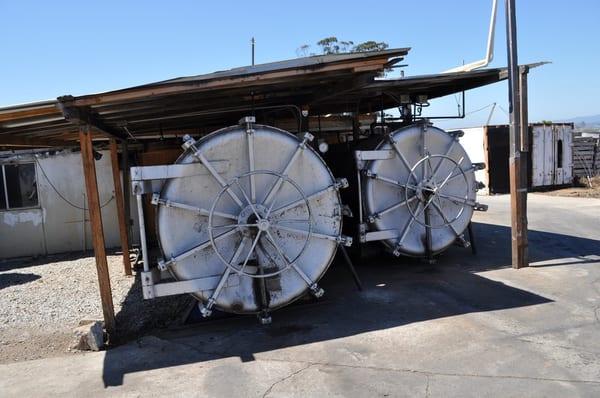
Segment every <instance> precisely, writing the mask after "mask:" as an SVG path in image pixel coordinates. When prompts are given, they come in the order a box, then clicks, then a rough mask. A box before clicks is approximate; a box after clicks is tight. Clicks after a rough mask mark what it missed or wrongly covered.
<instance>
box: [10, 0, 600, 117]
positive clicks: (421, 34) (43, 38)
mask: <svg viewBox="0 0 600 398" xmlns="http://www.w3.org/2000/svg"><path fill="white" fill-rule="evenodd" d="M370 7H373V8H370ZM490 7H491V0H489V1H488V0H453V1H447V0H446V1H442V0H435V1H434V0H430V1H427V0H422V1H385V0H380V1H377V2H364V1H361V2H352V1H348V0H346V1H323V0H321V1H311V0H305V1H302V2H288V1H284V0H280V1H258V0H256V1H243V2H242V1H239V2H238V1H218V2H214V1H211V2H202V1H177V0H171V1H122V0H121V1H96V2H92V1H72V2H69V1H26V0H19V1H14V0H13V1H7V0H0V38H1V39H0V43H1V51H0V54H1V62H0V106H5V105H10V104H15V103H23V102H29V101H35V100H42V99H49V98H56V97H57V96H59V95H64V94H73V95H80V94H86V93H91V92H99V91H107V90H112V89H117V88H123V87H127V86H132V85H138V84H143V83H148V82H152V81H158V80H164V79H168V78H172V77H178V76H186V75H195V74H201V73H207V72H211V71H215V70H222V69H228V68H232V67H236V66H241V65H247V64H249V63H250V47H249V46H250V44H249V41H250V38H251V37H252V36H255V37H256V41H257V56H256V58H257V63H262V62H269V61H276V60H281V59H288V58H294V57H296V49H297V48H298V47H299V46H301V45H302V44H305V43H307V44H312V43H315V42H316V41H318V40H319V39H321V38H323V37H327V36H337V37H338V38H340V39H343V40H353V41H355V42H360V41H366V40H377V41H386V42H388V43H389V44H390V46H391V47H412V50H411V52H410V53H409V55H408V57H407V58H406V60H405V61H406V63H408V64H409V66H408V67H407V68H406V71H405V72H406V74H407V75H417V74H424V73H436V72H440V71H443V70H445V69H448V68H451V67H453V66H456V65H459V64H461V63H462V62H463V61H464V62H467V63H468V62H471V61H475V60H478V59H480V58H482V57H483V55H484V52H485V44H486V43H485V40H486V34H487V29H488V20H489V13H490ZM498 16H499V19H498V25H497V32H496V46H495V59H494V61H493V63H492V66H504V65H506V48H505V22H504V1H503V0H500V4H499V10H498ZM517 16H518V29H519V31H518V33H519V38H518V40H519V61H520V63H529V62H536V61H542V60H545V61H552V62H553V63H552V64H551V65H546V66H544V67H541V68H538V69H536V70H533V71H532V72H531V75H530V81H529V101H530V120H531V121H537V120H542V119H549V120H562V119H566V118H570V117H574V116H582V115H592V114H598V113H600V106H598V103H599V102H600V100H599V98H600V78H599V76H598V74H599V71H600V44H599V43H600V2H599V1H597V0H571V1H568V2H564V1H543V0H517ZM506 93H507V88H506V84H496V85H494V86H490V87H485V88H480V89H476V90H472V91H470V92H468V93H467V107H466V110H467V112H472V111H473V110H477V109H479V108H482V107H484V106H486V105H489V104H491V103H492V102H497V103H498V104H499V105H501V106H502V107H503V108H504V109H507V104H506V103H507V94H506ZM431 112H435V113H436V114H453V113H455V112H456V99H455V98H453V97H450V98H446V99H442V100H439V101H437V103H434V105H433V106H432V108H431ZM488 114H489V108H487V109H486V110H483V111H480V112H475V113H471V114H469V115H468V117H467V118H466V120H461V121H455V122H452V124H453V125H454V127H460V126H467V125H477V124H481V123H483V122H484V121H485V120H486V119H487V116H488ZM492 121H493V122H495V123H505V122H506V121H507V116H506V114H505V113H504V112H503V111H502V110H501V109H500V108H497V110H496V112H495V114H494V118H493V119H492Z"/></svg>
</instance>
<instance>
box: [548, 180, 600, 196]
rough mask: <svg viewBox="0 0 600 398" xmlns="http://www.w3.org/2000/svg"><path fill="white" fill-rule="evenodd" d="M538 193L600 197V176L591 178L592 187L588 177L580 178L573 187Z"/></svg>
mask: <svg viewBox="0 0 600 398" xmlns="http://www.w3.org/2000/svg"><path fill="white" fill-rule="evenodd" d="M538 193H541V194H544V195H551V196H570V197H575V198H600V176H596V177H592V178H591V187H590V184H589V182H588V181H587V179H586V178H580V179H579V181H578V182H576V184H575V186H573V187H568V188H562V189H557V190H554V191H546V192H538Z"/></svg>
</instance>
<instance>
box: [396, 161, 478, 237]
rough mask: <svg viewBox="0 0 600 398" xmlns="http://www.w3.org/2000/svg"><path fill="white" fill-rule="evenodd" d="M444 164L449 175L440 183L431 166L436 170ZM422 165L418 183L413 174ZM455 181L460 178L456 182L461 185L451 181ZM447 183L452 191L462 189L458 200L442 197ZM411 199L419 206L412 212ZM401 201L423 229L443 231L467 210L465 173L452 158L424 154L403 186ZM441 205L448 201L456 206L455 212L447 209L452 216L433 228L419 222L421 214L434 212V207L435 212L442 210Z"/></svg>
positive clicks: (446, 196) (430, 223)
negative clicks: (423, 167) (451, 186)
mask: <svg viewBox="0 0 600 398" xmlns="http://www.w3.org/2000/svg"><path fill="white" fill-rule="evenodd" d="M436 160H437V161H436ZM443 162H448V163H449V164H450V168H451V171H450V173H449V174H448V175H447V176H445V178H444V177H442V178H441V179H440V178H439V177H438V176H437V175H436V173H435V171H436V169H434V168H433V167H432V164H437V165H438V168H439V166H442V163H443ZM423 165H425V171H424V172H423V175H422V177H421V179H419V177H418V176H417V173H416V172H415V170H417V169H419V168H421V167H422V166H423ZM457 177H459V178H458V179H459V180H460V181H454V180H456V179H457ZM448 183H451V184H452V185H453V186H454V188H457V187H460V188H462V192H461V195H460V196H457V195H449V194H446V193H444V190H445V188H446V187H447V185H448ZM413 197H416V198H417V199H418V203H419V204H417V205H416V207H415V209H413V205H412V204H411V203H408V201H409V199H411V198H413ZM404 198H405V200H406V202H407V209H408V211H409V212H410V214H411V216H412V218H413V219H414V221H416V222H417V223H419V224H421V225H422V226H424V227H425V228H444V227H447V226H449V225H451V224H452V223H453V222H455V221H456V220H458V219H459V218H460V216H461V215H462V214H463V212H464V211H465V209H466V208H467V207H468V203H469V202H468V201H469V180H468V178H467V175H466V174H465V172H464V171H463V170H462V169H461V168H460V164H459V163H458V162H457V161H455V160H454V159H452V158H451V157H448V156H445V155H430V154H427V155H426V156H425V157H424V158H422V159H421V160H419V161H418V162H417V163H416V164H415V165H414V166H413V167H412V168H411V170H410V173H409V176H408V178H407V180H406V183H405V184H404ZM441 201H451V202H452V203H454V204H457V205H458V206H457V207H456V208H450V209H448V210H449V211H451V212H452V214H450V216H448V215H447V214H445V215H444V216H443V217H441V219H440V220H439V221H440V222H439V223H435V224H434V223H433V222H432V221H430V220H429V222H424V221H421V219H420V216H421V215H422V214H423V213H424V212H426V211H429V209H430V208H436V206H437V208H444V206H443V204H442V203H441ZM413 202H416V201H413ZM417 207H419V208H420V211H417ZM427 218H430V217H427Z"/></svg>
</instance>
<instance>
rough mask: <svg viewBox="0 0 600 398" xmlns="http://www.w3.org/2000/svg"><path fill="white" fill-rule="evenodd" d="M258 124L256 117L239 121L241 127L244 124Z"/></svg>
mask: <svg viewBox="0 0 600 398" xmlns="http://www.w3.org/2000/svg"><path fill="white" fill-rule="evenodd" d="M254 123H256V118H255V117H254V116H244V117H243V118H241V119H240V120H239V121H238V124H239V125H240V126H243V125H244V124H246V125H248V124H254Z"/></svg>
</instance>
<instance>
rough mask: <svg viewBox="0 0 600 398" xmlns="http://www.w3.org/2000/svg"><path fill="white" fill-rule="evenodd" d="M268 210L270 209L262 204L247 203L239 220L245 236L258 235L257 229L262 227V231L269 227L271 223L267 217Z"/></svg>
mask: <svg viewBox="0 0 600 398" xmlns="http://www.w3.org/2000/svg"><path fill="white" fill-rule="evenodd" d="M253 207H254V209H253ZM254 210H256V214H255V213H254ZM267 212H268V209H267V208H266V207H265V206H263V205H261V204H254V205H247V206H246V207H244V208H243V209H242V211H241V212H240V214H239V216H238V220H237V221H238V225H239V229H240V231H241V232H242V234H243V235H244V236H254V235H256V232H257V229H260V230H261V231H266V230H267V229H269V226H270V223H269V221H268V220H267V219H266V218H265V217H266V215H267ZM249 225H254V226H249ZM261 225H262V228H261Z"/></svg>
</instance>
